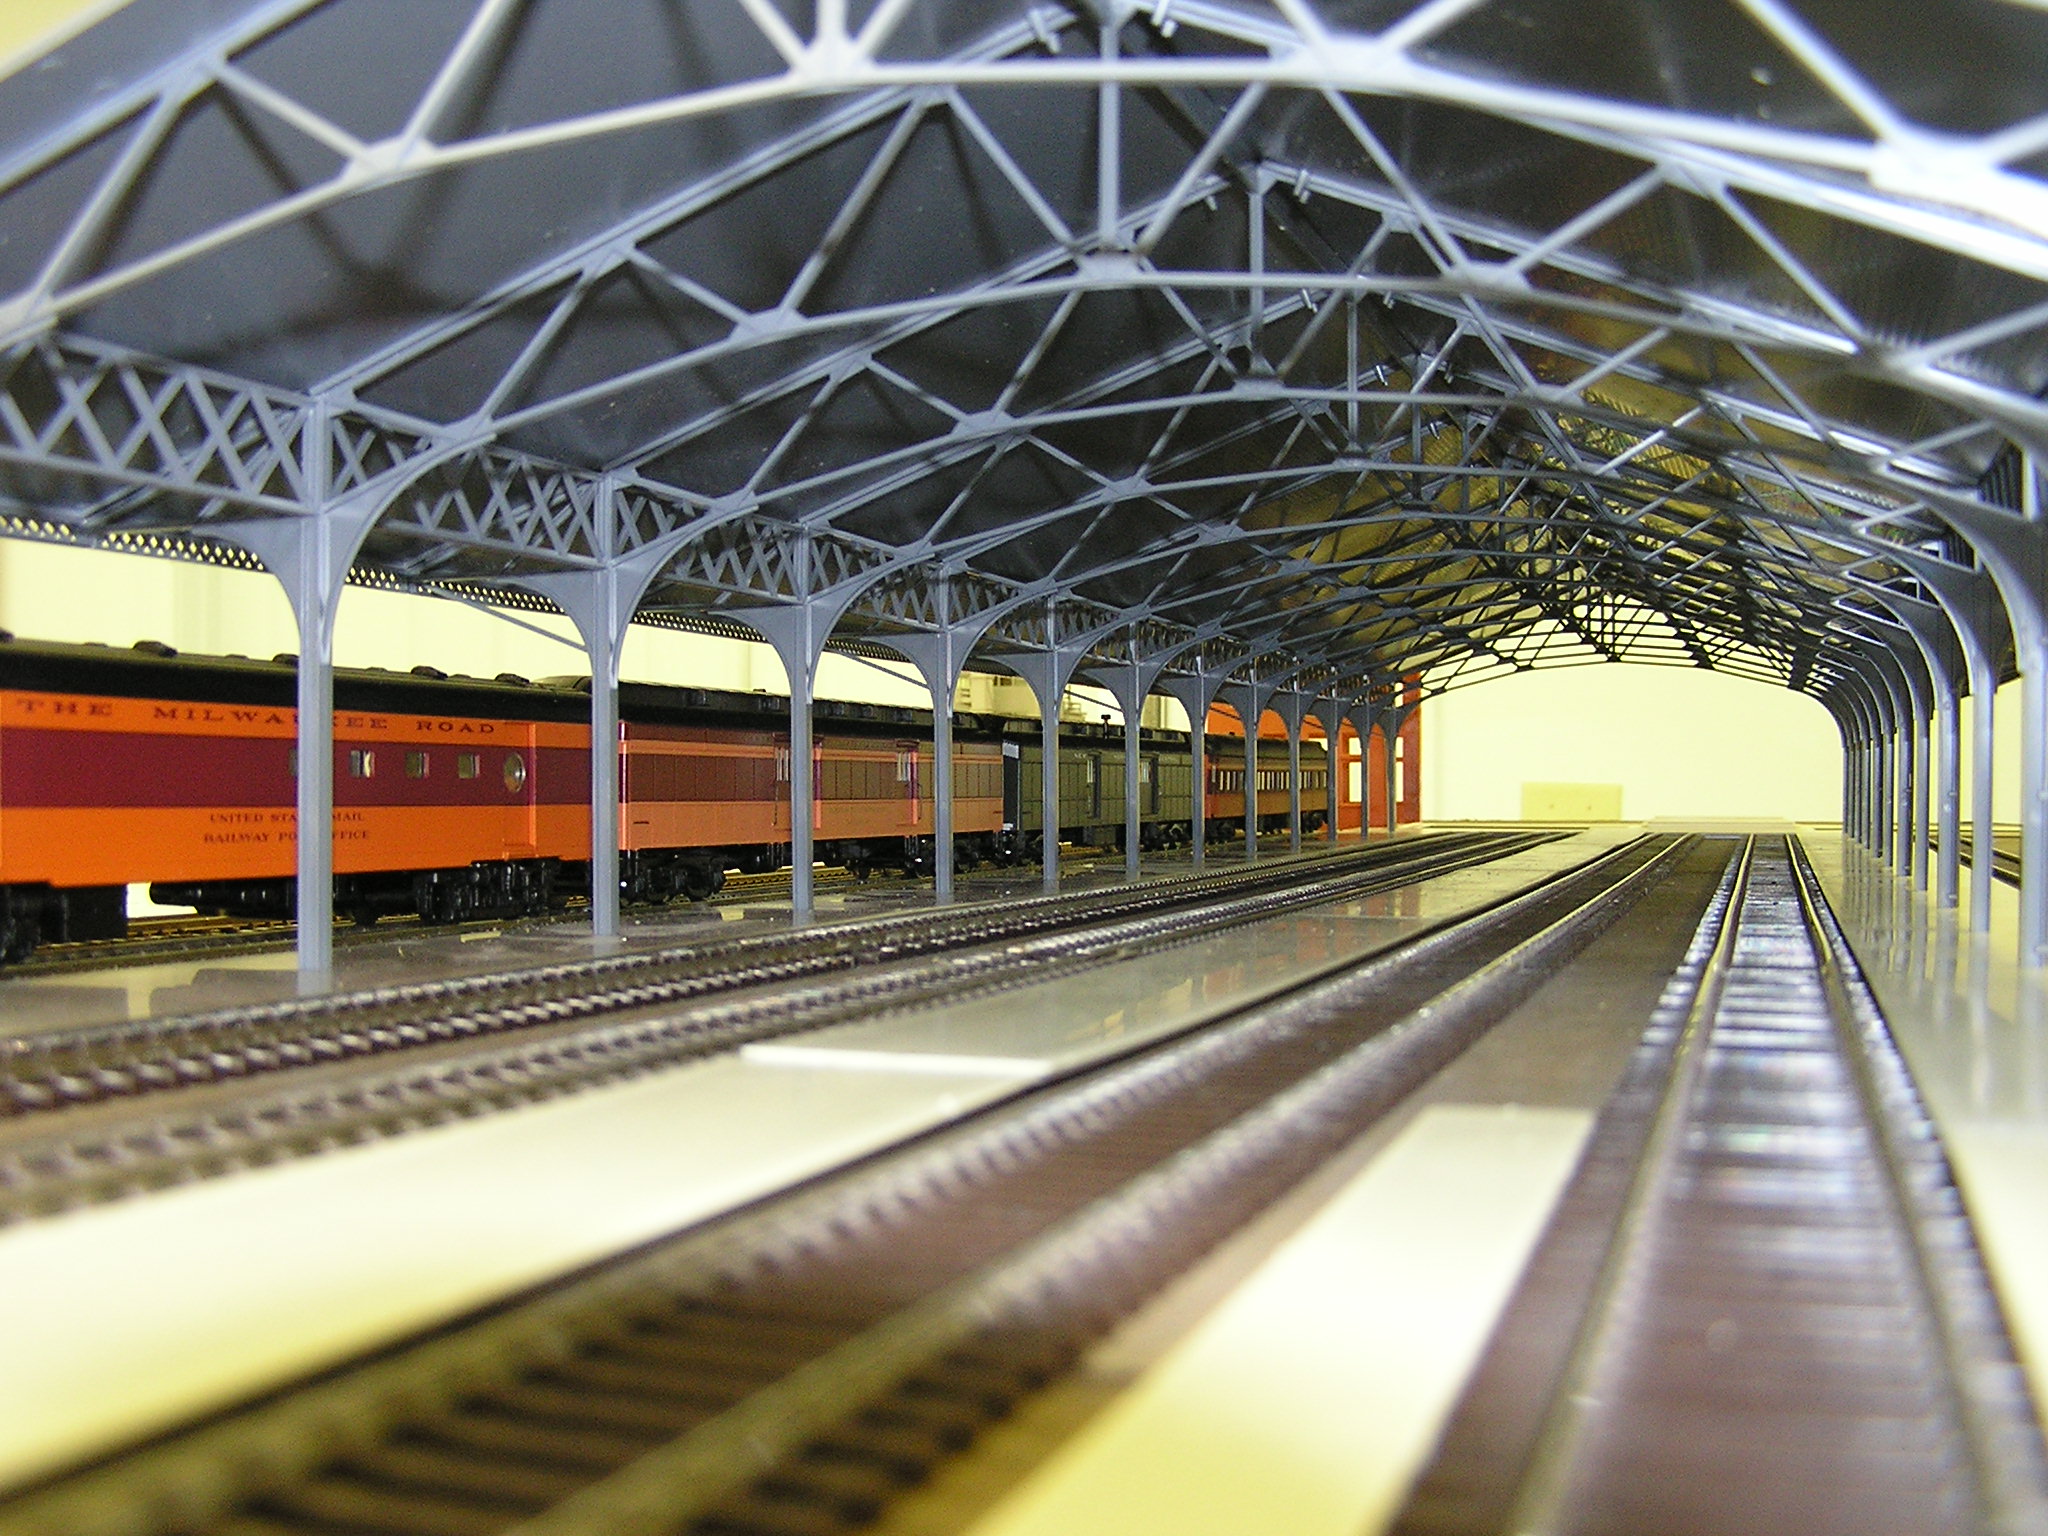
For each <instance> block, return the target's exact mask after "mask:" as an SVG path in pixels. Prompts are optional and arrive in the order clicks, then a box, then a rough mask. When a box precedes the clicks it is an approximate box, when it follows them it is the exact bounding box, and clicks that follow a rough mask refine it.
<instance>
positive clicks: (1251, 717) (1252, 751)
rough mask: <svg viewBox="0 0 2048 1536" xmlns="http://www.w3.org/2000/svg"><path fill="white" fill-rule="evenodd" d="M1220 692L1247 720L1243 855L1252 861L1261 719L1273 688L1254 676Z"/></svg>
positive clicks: (1255, 847) (1254, 856) (1255, 848)
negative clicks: (1264, 685)
mask: <svg viewBox="0 0 2048 1536" xmlns="http://www.w3.org/2000/svg"><path fill="white" fill-rule="evenodd" d="M1221 695H1222V698H1223V702H1224V703H1226V704H1228V705H1230V707H1231V708H1232V709H1235V710H1236V711H1237V717H1238V719H1240V720H1242V721H1243V722H1244V857H1245V862H1246V863H1248V864H1249V863H1252V862H1254V861H1256V860H1257V858H1258V856H1259V721H1260V720H1262V719H1263V718H1265V714H1266V704H1267V701H1268V700H1270V699H1271V698H1272V696H1273V689H1272V687H1271V686H1270V685H1268V686H1266V687H1261V686H1260V685H1259V682H1258V679H1256V678H1251V679H1248V680H1246V681H1245V682H1242V683H1232V684H1230V685H1228V686H1227V687H1225V688H1223V689H1222V690H1221Z"/></svg>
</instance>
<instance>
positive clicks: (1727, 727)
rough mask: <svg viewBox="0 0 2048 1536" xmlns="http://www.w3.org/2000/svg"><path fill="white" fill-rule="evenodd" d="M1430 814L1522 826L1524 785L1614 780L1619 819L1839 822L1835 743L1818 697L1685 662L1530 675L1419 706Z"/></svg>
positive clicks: (1425, 792)
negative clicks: (1617, 787)
mask: <svg viewBox="0 0 2048 1536" xmlns="http://www.w3.org/2000/svg"><path fill="white" fill-rule="evenodd" d="M1422 708H1423V715H1422V743H1423V749H1422V814H1423V815H1424V816H1425V817H1427V818H1430V819H1444V820H1462V819H1467V818H1477V819H1484V820H1514V819H1516V818H1518V817H1520V815H1521V814H1522V786H1523V784H1525V783H1539V784H1542V783H1548V784H1570V783H1580V784H1619V785H1621V786H1622V805H1621V814H1622V815H1623V816H1624V817H1626V818H1627V819H1629V820H1632V821H1633V820H1642V819H1646V818H1649V817H1652V816H1755V817H1787V818H1791V819H1795V820H1810V821H1832V820H1835V819H1836V818H1837V817H1838V816H1839V815H1840V814H1841V811H1840V805H1841V773H1842V757H1841V743H1840V738H1839V737H1838V736H1837V734H1836V732H1835V726H1834V722H1833V721H1832V720H1831V719H1829V717H1828V714H1827V712H1826V711H1825V710H1824V709H1822V708H1821V707H1820V705H1818V704H1816V703H1814V702H1813V701H1812V700H1811V699H1808V698H1805V697H1803V696H1801V695H1799V694H1795V693H1791V692H1788V691H1787V690H1785V689H1782V688H1773V687H1770V686H1768V685H1767V684H1763V683H1751V682H1745V681H1743V680H1741V679H1739V678H1732V677H1726V676H1723V675H1721V674H1720V673H1716V672H1702V671H1698V670H1695V669H1691V668H1682V667H1640V666H1592V667H1569V668H1561V669H1559V670H1557V671H1552V672H1525V673H1521V674H1519V675H1517V676H1514V677H1510V678H1503V679H1501V680H1500V681H1498V682H1492V683H1482V684H1480V685H1479V686H1477V687H1474V688H1468V689H1462V690H1459V691H1458V692H1455V693H1450V694H1446V695H1444V696H1443V697H1441V698H1437V699H1431V700H1427V701H1425V702H1424V704H1423V706H1422Z"/></svg>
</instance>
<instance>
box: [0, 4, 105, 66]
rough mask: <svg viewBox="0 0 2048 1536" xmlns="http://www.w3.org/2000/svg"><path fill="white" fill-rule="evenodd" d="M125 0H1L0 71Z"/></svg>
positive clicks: (19, 62)
mask: <svg viewBox="0 0 2048 1536" xmlns="http://www.w3.org/2000/svg"><path fill="white" fill-rule="evenodd" d="M125 3H126V0H0V75H4V74H7V73H8V72H9V71H11V70H15V69H19V68H20V67H21V66H22V65H23V64H24V63H26V62H27V61H28V60H29V59H30V58H32V57H34V56H35V55H36V54H38V53H40V52H42V51H43V50H44V49H46V48H48V47H50V46H51V45H52V44H54V43H57V42H59V41H61V40H62V39H63V38H65V37H66V36H68V35H69V34H71V33H72V32H75V31H78V30H79V29H81V28H83V27H87V26H90V25H91V24H92V23H93V22H95V21H97V20H98V19H99V18H100V17H102V16H104V15H106V14H107V13H108V12H109V11H116V10H119V9H120V8H121V6H122V5H123V4H125Z"/></svg>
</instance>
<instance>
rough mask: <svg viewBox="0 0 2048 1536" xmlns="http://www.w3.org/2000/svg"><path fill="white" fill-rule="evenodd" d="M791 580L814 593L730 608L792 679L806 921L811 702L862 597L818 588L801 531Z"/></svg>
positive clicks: (800, 906) (813, 830) (792, 830)
mask: <svg viewBox="0 0 2048 1536" xmlns="http://www.w3.org/2000/svg"><path fill="white" fill-rule="evenodd" d="M788 559H789V578H790V582H791V585H792V587H793V588H794V590H796V591H797V592H802V593H809V594H810V595H808V596H805V597H802V598H799V599H798V600H797V601H795V602H792V603H790V604H788V605H786V606H783V607H776V608H730V609H727V610H726V611H725V612H726V616H727V617H728V618H733V619H738V620H740V621H742V622H743V623H745V624H746V625H747V626H748V627H749V628H750V629H752V630H753V631H754V632H755V633H756V634H758V635H760V636H761V638H762V639H764V640H766V641H767V642H768V643H769V644H770V645H771V646H773V647H774V648H775V653H776V655H777V656H779V657H780V658H781V660H782V670H783V672H784V673H785V674H786V675H787V676H788V678H789V911H790V917H791V919H792V920H793V921H795V922H799V923H803V922H808V921H810V919H811V916H812V914H813V913H814V911H815V910H816V900H815V881H814V871H813V865H815V864H816V862H817V822H818V806H817V780H816V773H817V765H816V763H815V762H814V761H813V760H812V759H813V750H812V744H813V741H814V736H813V732H812V726H811V705H812V703H813V701H814V698H815V695H816V690H817V683H818V661H819V658H820V657H822V656H823V655H824V654H825V642H826V641H827V640H828V639H830V638H831V636H832V630H833V627H834V626H835V625H836V624H837V623H838V622H839V620H840V618H841V617H842V616H843V615H844V614H845V612H846V608H847V605H848V604H849V603H851V602H852V601H853V599H854V598H855V597H856V596H858V595H859V592H860V586H859V585H858V584H852V583H849V584H846V585H842V586H839V587H832V588H825V589H823V590H817V591H814V590H812V580H813V575H814V558H813V551H812V546H811V540H810V537H809V535H808V534H800V535H799V536H798V537H797V538H796V540H795V541H794V542H793V543H792V544H791V545H790V548H789V552H788Z"/></svg>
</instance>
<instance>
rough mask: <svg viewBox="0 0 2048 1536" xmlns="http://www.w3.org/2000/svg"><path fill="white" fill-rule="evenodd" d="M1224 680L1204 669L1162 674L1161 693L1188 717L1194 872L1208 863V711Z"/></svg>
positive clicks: (1191, 855) (1191, 851)
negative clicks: (1175, 703)
mask: <svg viewBox="0 0 2048 1536" xmlns="http://www.w3.org/2000/svg"><path fill="white" fill-rule="evenodd" d="M1222 686H1223V679H1222V678H1221V677H1220V676H1218V675H1217V674H1216V673H1215V672H1213V671H1211V670H1209V669H1208V668H1207V667H1197V669H1196V670H1194V671H1192V672H1186V673H1178V674H1162V675H1161V676H1160V677H1159V679H1158V687H1159V689H1160V691H1161V692H1163V693H1165V694H1167V695H1169V696H1170V697H1172V698H1174V699H1177V700H1178V701H1179V702H1180V707H1181V708H1182V709H1183V710H1184V711H1186V713H1187V717H1188V756H1189V768H1190V770H1191V774H1192V777H1191V780H1190V783H1189V786H1188V787H1189V802H1190V803H1189V817H1188V830H1189V832H1190V833H1191V834H1192V836H1193V838H1194V842H1193V844H1192V846H1191V848H1190V850H1189V859H1190V861H1191V862H1192V864H1193V866H1194V867H1195V868H1196V869H1198V870H1199V869H1201V868H1202V867H1203V865H1204V863H1205V862H1206V861H1207V856H1208V851H1209V850H1208V844H1209V708H1210V706H1211V705H1213V704H1214V703H1215V702H1216V694H1217V691H1218V690H1219V689H1221V688H1222Z"/></svg>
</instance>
